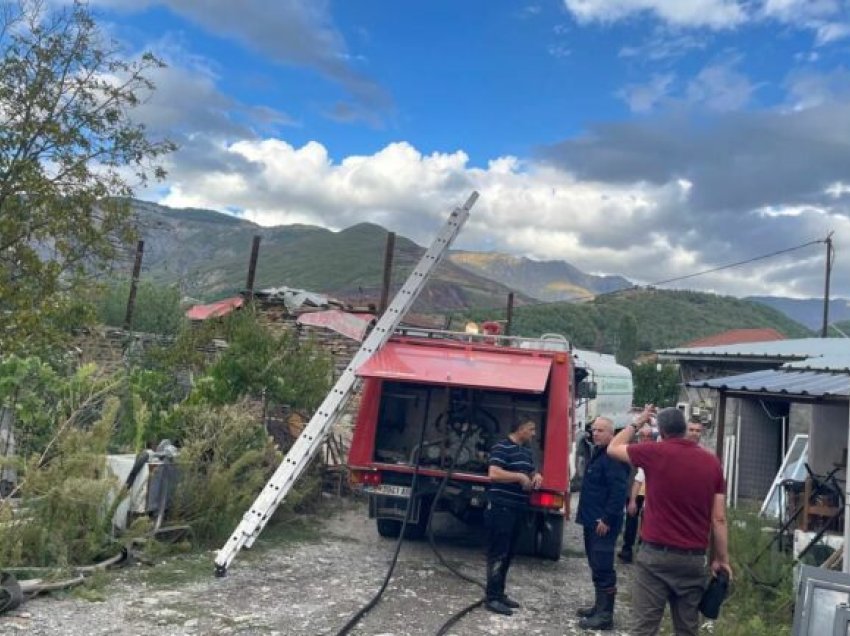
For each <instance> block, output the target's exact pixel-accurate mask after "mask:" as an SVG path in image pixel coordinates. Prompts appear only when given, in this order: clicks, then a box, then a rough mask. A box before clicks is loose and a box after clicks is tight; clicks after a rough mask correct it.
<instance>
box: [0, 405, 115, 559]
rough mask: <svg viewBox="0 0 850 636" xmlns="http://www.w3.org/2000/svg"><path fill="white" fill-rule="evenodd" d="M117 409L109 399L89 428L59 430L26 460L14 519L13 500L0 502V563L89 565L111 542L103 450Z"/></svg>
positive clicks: (110, 482)
mask: <svg viewBox="0 0 850 636" xmlns="http://www.w3.org/2000/svg"><path fill="white" fill-rule="evenodd" d="M118 408H119V401H118V399H117V398H114V397H112V398H109V399H107V400H106V402H105V404H104V406H103V408H102V412H101V415H100V418H99V419H98V420H97V421H96V422H95V423H94V425H93V426H91V427H90V428H87V429H86V428H82V427H74V426H68V427H66V428H63V429H61V430H59V431H57V433H56V434H55V438H54V443H53V445H52V446H51V447H50V448H48V449H45V454H42V455H41V456H37V455H33V456H31V457H30V458H29V460H28V461H27V462H26V467H25V469H24V475H23V480H22V482H21V485H20V494H21V498H20V503H19V508H18V513H17V514H16V515H15V517H14V519H13V517H12V507H11V500H0V566H16V565H26V566H48V565H49V566H68V565H81V564H87V563H90V562H91V561H93V560H94V559H95V558H96V557H98V556H101V555H102V554H103V552H104V550H105V549H106V548H107V547H108V546H109V544H110V531H111V522H112V519H111V511H110V510H109V507H108V504H107V502H108V499H109V498H108V493H109V492H110V491H112V490H114V489H115V488H116V486H117V483H116V482H115V480H114V478H111V477H110V476H109V474H108V472H107V470H106V448H107V445H108V444H109V440H110V437H111V434H112V428H113V425H114V422H115V417H116V415H117V412H118ZM3 522H6V523H3Z"/></svg>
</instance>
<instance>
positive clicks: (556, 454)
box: [349, 329, 575, 560]
mask: <svg viewBox="0 0 850 636" xmlns="http://www.w3.org/2000/svg"><path fill="white" fill-rule="evenodd" d="M358 375H360V376H361V377H363V378H364V386H363V390H362V394H361V403H360V408H359V411H358V414H357V419H356V424H355V428H354V433H353V438H352V442H351V449H350V452H349V467H350V469H351V478H352V483H354V484H355V485H359V486H360V487H362V489H363V490H364V491H365V492H366V493H367V495H368V497H369V515H370V517H372V518H374V519H375V520H376V523H377V529H378V532H379V533H380V534H381V535H382V536H385V537H398V536H399V534H400V532H401V528H402V523H403V521H404V515H405V512H406V510H407V506H408V499H409V498H410V497H411V496H413V497H414V500H413V502H412V506H411V514H410V517H409V518H408V524H407V526H406V531H405V535H406V537H408V538H418V537H422V536H423V535H424V533H425V530H426V527H427V523H428V518H429V515H430V513H431V510H432V509H434V510H441V511H449V512H451V513H452V514H453V515H454V516H455V517H457V518H459V519H461V520H463V521H465V522H468V523H480V521H481V518H482V513H483V511H484V508H485V506H486V503H487V497H486V491H487V487H488V484H489V479H488V477H487V471H488V460H489V451H490V449H491V448H492V447H493V445H494V444H496V443H497V442H498V441H499V440H501V439H503V438H505V437H506V436H507V435H508V432H509V430H510V425H511V423H512V422H513V421H516V420H518V419H532V420H533V421H534V422H535V423H536V424H537V436H536V438H535V440H534V441H533V442H532V449H531V450H532V454H533V455H534V457H535V463H536V465H537V469H538V470H539V471H540V473H541V474H542V475H543V484H542V487H541V488H540V489H539V490H535V491H533V492H532V493H531V497H530V505H529V508H528V512H527V514H526V517H525V523H524V526H523V531H522V532H521V534H520V538H519V545H518V550H519V551H520V552H521V553H524V554H531V555H537V556H540V557H543V558H548V559H553V560H557V559H558V558H559V557H560V555H561V547H562V542H563V527H564V518H565V516H567V517H568V516H569V465H568V464H569V455H570V441H571V440H570V432H571V430H572V427H571V416H572V407H573V387H574V381H575V379H574V377H573V367H572V357H571V355H570V346H569V343H568V342H567V341H566V339H564V338H563V337H561V336H557V337H553V336H551V335H547V336H544V337H542V338H539V339H534V338H517V337H508V336H500V335H492V334H490V335H483V336H482V335H473V334H467V333H455V332H446V331H426V330H421V329H417V330H409V329H401V330H399V331H398V332H396V334H395V335H394V336H393V337H392V338H391V339H390V340H389V342H387V343H386V344H385V345H384V346H383V347H382V348H381V349H380V350H379V351H378V352H377V353H375V354H374V355H373V356H372V357H371V358H370V359H369V360H368V361H367V362H366V363H365V364H363V366H362V367H361V368H360V369H359V370H358ZM416 471H418V473H419V477H418V483H417V488H416V492H415V493H412V492H411V484H412V481H413V474H414V472H416ZM446 479H447V480H448V481H447V483H446V484H444V485H443V488H442V495H441V496H440V498H439V500H438V501H435V496H436V494H437V492H438V490H439V489H440V486H441V484H442V482H443V481H444V480H446Z"/></svg>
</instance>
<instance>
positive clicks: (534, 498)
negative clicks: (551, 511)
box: [531, 490, 564, 509]
mask: <svg viewBox="0 0 850 636" xmlns="http://www.w3.org/2000/svg"><path fill="white" fill-rule="evenodd" d="M531 505H532V506H537V507H539V508H556V509H560V508H563V507H564V496H563V495H561V494H558V493H554V492H542V491H539V490H538V491H536V492H533V493H531Z"/></svg>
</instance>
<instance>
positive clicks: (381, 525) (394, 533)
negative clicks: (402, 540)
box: [375, 518, 401, 539]
mask: <svg viewBox="0 0 850 636" xmlns="http://www.w3.org/2000/svg"><path fill="white" fill-rule="evenodd" d="M375 521H377V525H378V534H379V535H381V536H382V537H384V538H386V539H398V535H399V534H400V533H401V521H399V520H398V519H380V518H379V519H376V520H375Z"/></svg>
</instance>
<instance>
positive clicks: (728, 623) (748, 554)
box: [714, 511, 794, 636]
mask: <svg viewBox="0 0 850 636" xmlns="http://www.w3.org/2000/svg"><path fill="white" fill-rule="evenodd" d="M729 521H730V524H729V554H730V557H731V559H732V567H733V569H734V572H735V581H734V583H733V584H732V588H731V592H730V595H729V598H728V600H727V602H726V603H725V604H724V605H723V609H722V610H721V613H720V618H719V619H718V620H717V623H716V625H715V630H714V631H715V633H716V634H723V636H786V635H789V634H790V633H791V622H792V617H793V601H794V588H793V559H792V557H791V555H790V554H787V553H784V552H779V551H778V550H776V549H775V548H773V549H771V550H770V551H768V552H766V553H765V554H764V555H763V556H762V557H761V558H760V559H759V561H758V563H756V564H755V565H753V561H754V560H755V558H756V556H757V555H759V553H760V552H761V551H762V549H764V547H765V546H766V545H767V544H768V543H769V541H770V540H771V538H772V537H773V534H772V533H766V532H764V531H763V530H762V528H764V527H765V526H766V525H767V522H766V520H765V519H762V518H759V517H758V516H756V515H755V514H751V513H737V512H732V511H730V514H729Z"/></svg>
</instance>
